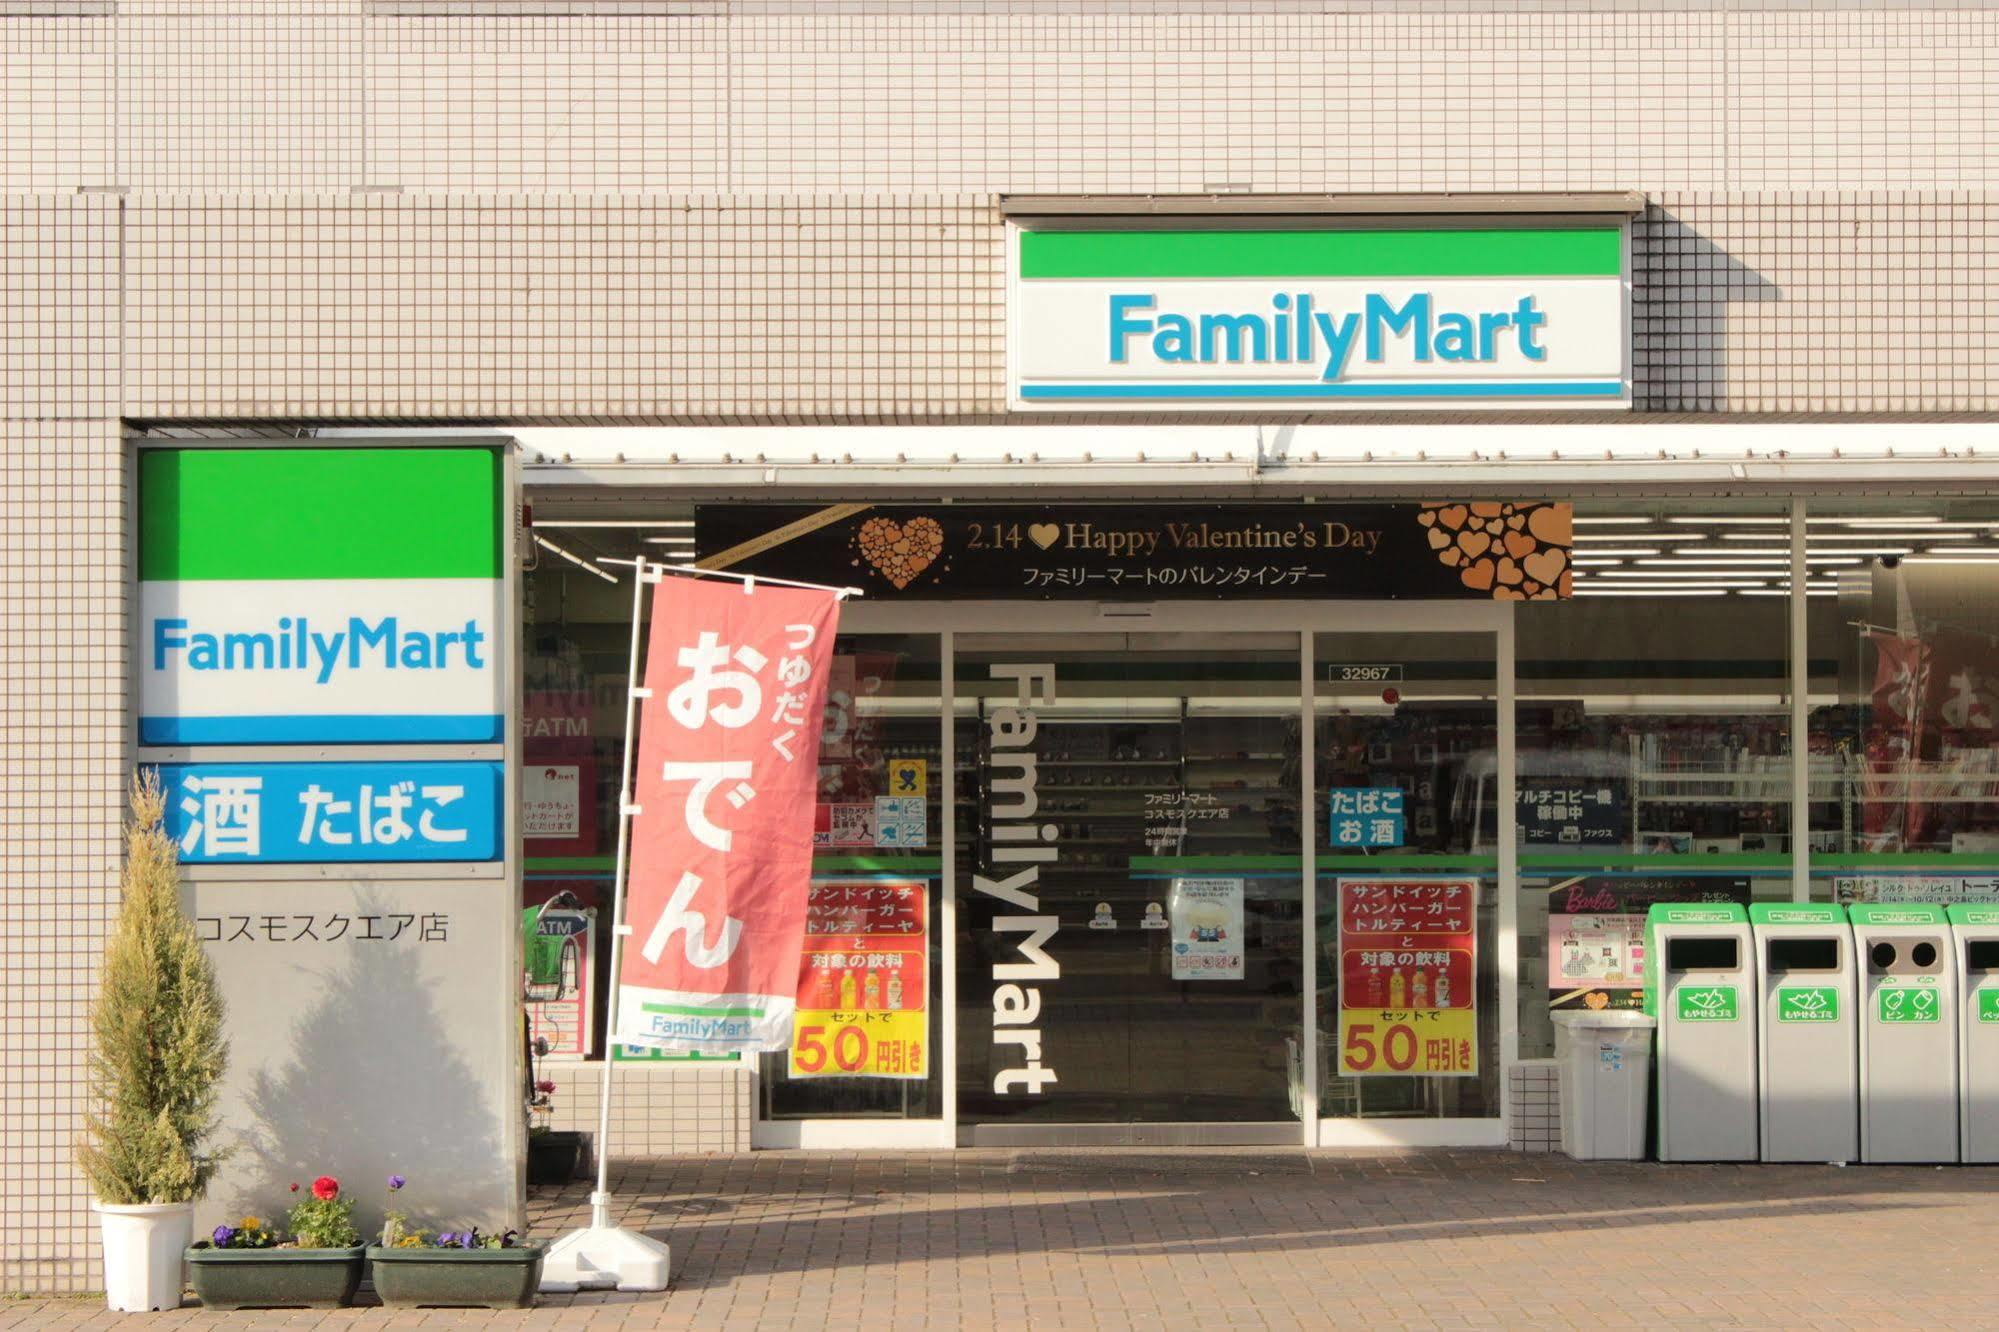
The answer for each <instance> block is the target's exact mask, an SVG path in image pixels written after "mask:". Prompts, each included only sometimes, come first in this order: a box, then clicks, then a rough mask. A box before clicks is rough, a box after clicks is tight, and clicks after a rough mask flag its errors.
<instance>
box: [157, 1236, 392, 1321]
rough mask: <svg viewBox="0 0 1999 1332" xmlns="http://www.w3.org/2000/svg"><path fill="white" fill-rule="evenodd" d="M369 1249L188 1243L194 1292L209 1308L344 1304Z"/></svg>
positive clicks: (335, 1306)
mask: <svg viewBox="0 0 1999 1332" xmlns="http://www.w3.org/2000/svg"><path fill="white" fill-rule="evenodd" d="M366 1257H367V1250H366V1249H364V1248H363V1247H362V1246H361V1245H358V1244H357V1245H355V1246H354V1247H353V1248H351V1249H189V1250H188V1251H187V1268H188V1272H189V1274H190V1275H191V1277H192V1279H193V1282H194V1293H195V1295H196V1296H197V1297H199V1298H200V1300H201V1302H202V1304H203V1305H205V1306H207V1307H208V1308H210V1309H344V1308H346V1307H347V1306H348V1305H350V1304H352V1303H354V1292H355V1291H356V1290H357V1289H359V1287H360V1285H361V1267H362V1264H363V1263H364V1262H365V1261H366Z"/></svg>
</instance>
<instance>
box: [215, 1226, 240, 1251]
mask: <svg viewBox="0 0 1999 1332" xmlns="http://www.w3.org/2000/svg"><path fill="white" fill-rule="evenodd" d="M212 1238H213V1239H214V1240H215V1247H216V1248H218V1249H226V1248H228V1247H229V1241H230V1240H232V1239H235V1238H236V1232H235V1231H234V1230H231V1229H230V1228H229V1227H228V1226H217V1227H216V1228H215V1234H214V1236H213V1237H212Z"/></svg>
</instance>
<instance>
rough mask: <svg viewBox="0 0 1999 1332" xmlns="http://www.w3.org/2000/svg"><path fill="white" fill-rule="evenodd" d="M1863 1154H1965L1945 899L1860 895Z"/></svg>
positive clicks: (1952, 950)
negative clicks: (1903, 900) (1885, 899)
mask: <svg viewBox="0 0 1999 1332" xmlns="http://www.w3.org/2000/svg"><path fill="white" fill-rule="evenodd" d="M1847 915H1848V917H1849V918H1850V919H1851V920H1852V921H1853V946H1854V951H1855V952H1856V953H1857V954H1858V955H1859V959H1860V967H1861V974H1860V1159H1861V1160H1863V1161H1870V1162H1873V1161H1882V1162H1918V1161H1920V1162H1942V1161H1955V1160H1957V1159H1958V1141H1957V1059H1958V1049H1957V1026H1958V1023H1957V1018H1958V1012H1957V956H1956V952H1957V950H1956V946H1955V944H1954V943H1953V942H1952V939H1951V933H1950V922H1949V920H1948V918H1947V917H1946V915H1945V913H1944V909H1943V908H1942V907H1940V906H1928V905H1923V904H1920V903H1911V904H1908V905H1893V906H1891V905H1887V904H1884V903H1877V902H1856V903H1854V904H1853V905H1852V906H1850V907H1848V908H1847Z"/></svg>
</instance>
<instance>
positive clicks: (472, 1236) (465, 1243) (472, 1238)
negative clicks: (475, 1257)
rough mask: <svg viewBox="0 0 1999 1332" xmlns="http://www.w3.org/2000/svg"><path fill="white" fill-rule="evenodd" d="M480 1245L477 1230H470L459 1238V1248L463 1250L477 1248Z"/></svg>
mask: <svg viewBox="0 0 1999 1332" xmlns="http://www.w3.org/2000/svg"><path fill="white" fill-rule="evenodd" d="M478 1243H479V1232H478V1231H477V1230H468V1231H466V1232H465V1233H464V1234H463V1235H460V1236H459V1237H458V1247H459V1248H461V1249H470V1248H475V1247H477V1245H478Z"/></svg>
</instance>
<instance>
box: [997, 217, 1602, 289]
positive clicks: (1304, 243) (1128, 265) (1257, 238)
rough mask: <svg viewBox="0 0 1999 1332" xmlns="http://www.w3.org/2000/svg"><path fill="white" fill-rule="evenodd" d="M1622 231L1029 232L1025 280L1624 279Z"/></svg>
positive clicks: (1024, 243)
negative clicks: (1622, 277)
mask: <svg viewBox="0 0 1999 1332" xmlns="http://www.w3.org/2000/svg"><path fill="white" fill-rule="evenodd" d="M1623 264H1624V245H1623V241H1622V238H1621V235H1620V233H1619V231H1618V229H1617V228H1615V227H1591V228H1561V227H1550V228H1539V229H1529V228H1520V227H1503V228H1490V229H1484V230H1476V231H1023V232H1022V233H1021V235H1020V275H1021V276H1022V277H1024V278H1313V277H1323V278H1414V277H1430V278H1445V277H1617V276H1620V275H1621V274H1622V273H1623V271H1624V269H1623Z"/></svg>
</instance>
